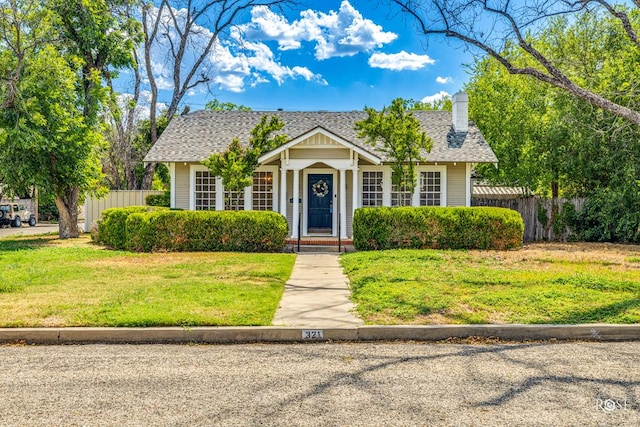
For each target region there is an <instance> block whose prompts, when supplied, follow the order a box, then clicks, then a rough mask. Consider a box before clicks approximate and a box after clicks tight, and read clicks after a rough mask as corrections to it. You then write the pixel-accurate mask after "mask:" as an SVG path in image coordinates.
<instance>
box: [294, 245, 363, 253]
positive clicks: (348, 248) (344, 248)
mask: <svg viewBox="0 0 640 427" xmlns="http://www.w3.org/2000/svg"><path fill="white" fill-rule="evenodd" d="M340 251H341V252H354V251H355V248H354V247H353V245H352V244H351V245H341V247H340ZM287 252H298V244H297V243H296V244H287ZM300 252H338V245H337V244H336V245H303V244H300Z"/></svg>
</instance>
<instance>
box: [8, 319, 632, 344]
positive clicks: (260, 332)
mask: <svg viewBox="0 0 640 427" xmlns="http://www.w3.org/2000/svg"><path fill="white" fill-rule="evenodd" d="M472 337H485V338H490V337H491V338H499V339H503V340H507V341H538V340H588V341H639V340H640V325H639V324H633V325H612V324H584V325H427V326H358V327H344V328H335V327H334V328H322V327H317V328H309V327H279V326H260V327H251V326H249V327H193V328H180V327H166V328H164V327H163V328H0V343H25V344H116V343H117V344H188V343H207V344H228V343H256V342H262V343H271V342H280V343H287V342H289V343H293V342H313V341H320V342H326V341H353V342H358V341H442V340H446V339H449V338H472Z"/></svg>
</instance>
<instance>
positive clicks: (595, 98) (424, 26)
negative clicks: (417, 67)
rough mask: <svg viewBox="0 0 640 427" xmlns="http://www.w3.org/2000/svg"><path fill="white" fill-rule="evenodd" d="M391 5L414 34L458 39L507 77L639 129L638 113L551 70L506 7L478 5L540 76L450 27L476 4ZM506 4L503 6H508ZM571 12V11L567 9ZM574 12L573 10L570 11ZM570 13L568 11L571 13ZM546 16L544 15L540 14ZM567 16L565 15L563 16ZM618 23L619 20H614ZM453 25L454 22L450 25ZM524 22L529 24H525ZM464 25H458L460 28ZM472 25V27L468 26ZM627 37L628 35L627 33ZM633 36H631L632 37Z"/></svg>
mask: <svg viewBox="0 0 640 427" xmlns="http://www.w3.org/2000/svg"><path fill="white" fill-rule="evenodd" d="M594 1H598V2H599V3H601V2H604V0H594ZM635 1H637V2H640V0H634V2H635ZM425 2H427V3H431V4H432V6H434V8H435V9H436V10H437V12H438V14H439V16H437V18H436V19H437V20H438V21H440V23H441V24H442V27H441V28H431V26H430V25H429V24H428V23H427V21H426V19H427V18H426V16H425V17H423V15H422V14H421V12H424V13H425V14H426V7H425V6H424V3H425ZM391 3H392V4H395V5H397V6H398V7H399V9H400V11H401V12H403V13H405V14H407V15H408V16H409V17H411V18H413V19H414V20H415V23H416V25H417V27H418V31H419V32H420V33H422V34H423V35H425V36H429V35H443V36H445V37H449V38H454V39H458V40H460V41H462V42H464V43H466V44H467V45H470V46H473V47H475V48H477V49H479V50H481V51H483V52H485V53H486V54H488V55H490V56H491V57H493V58H495V59H496V60H497V61H498V62H499V63H500V64H501V65H503V66H504V67H505V68H506V69H507V70H508V72H509V73H510V74H520V75H528V76H531V77H533V78H536V79H538V80H540V81H543V82H545V83H548V84H550V85H553V86H555V87H557V88H560V89H562V90H564V91H567V92H569V93H570V94H572V95H574V96H576V97H578V98H580V99H583V100H585V101H587V102H588V103H590V104H591V105H594V106H596V107H599V108H602V109H603V110H606V111H608V112H610V113H612V114H614V115H616V116H619V117H623V118H625V119H626V120H629V121H630V122H632V123H634V124H635V125H637V126H640V112H638V111H636V110H633V109H631V108H629V107H626V106H624V105H620V104H618V103H616V102H613V101H611V100H609V99H607V98H605V97H603V96H602V95H599V94H597V93H595V92H593V91H590V90H588V89H585V88H584V87H581V86H579V85H578V84H576V83H575V82H574V81H573V80H571V79H570V78H569V77H568V76H567V75H566V74H564V73H563V72H562V71H561V70H560V69H559V68H558V67H557V66H555V65H554V64H553V63H552V62H551V61H550V60H549V58H547V57H546V56H545V55H543V54H542V53H541V52H540V51H538V50H537V49H535V48H534V47H533V46H532V45H531V44H530V43H529V42H527V41H526V39H525V37H524V36H523V34H522V32H523V29H524V28H525V27H523V24H519V23H518V21H517V20H516V18H515V16H514V15H513V14H512V13H511V12H509V11H508V10H507V9H506V6H505V7H503V8H502V9H497V8H493V7H490V6H488V3H487V2H486V1H482V4H481V5H482V9H483V10H484V11H485V12H489V13H490V14H495V15H498V16H499V17H500V18H502V19H505V20H506V21H507V22H508V25H509V27H510V30H511V31H512V32H513V34H514V36H515V38H516V41H517V44H518V46H519V47H520V48H522V49H523V51H525V52H526V53H527V54H529V55H530V56H531V57H532V58H533V59H534V60H535V61H536V62H537V63H538V64H539V65H540V66H542V67H543V68H544V70H546V72H543V71H541V70H539V69H537V68H534V67H518V66H516V65H515V64H514V63H513V62H512V61H511V60H510V59H509V58H507V56H506V55H505V54H503V53H501V50H502V49H503V48H500V50H498V49H497V48H494V47H492V46H491V45H490V44H489V43H488V42H487V41H483V40H482V39H481V37H480V36H481V34H480V35H478V34H475V33H474V31H473V27H472V26H471V27H470V29H469V31H468V32H466V33H463V32H461V31H459V30H457V29H456V28H454V26H453V25H452V21H451V20H452V19H453V18H455V17H456V16H454V14H453V12H452V11H457V13H458V16H457V18H458V19H459V20H460V14H462V13H463V12H465V11H467V9H468V8H471V7H472V6H474V5H476V4H477V0H466V1H463V2H462V4H461V5H459V7H458V8H457V9H455V8H450V9H448V8H447V6H449V5H450V4H451V2H449V3H447V4H445V5H442V4H441V3H440V1H438V0H432V1H428V0H424V1H420V0H391ZM508 4H509V3H506V5H507V6H508ZM570 9H571V8H570ZM573 9H575V8H573ZM573 9H572V10H573ZM544 13H547V12H544ZM549 13H553V14H556V15H557V14H559V13H561V12H559V11H557V10H555V11H551V12H549ZM566 13H568V12H566ZM618 19H620V18H618ZM454 22H455V21H454ZM528 22H533V21H531V20H529V21H528ZM462 24H464V23H461V25H462ZM471 25H472V24H471ZM627 34H629V33H628V32H627ZM634 34H635V33H634ZM501 40H502V41H503V42H506V40H507V39H506V37H505V38H503V39H501Z"/></svg>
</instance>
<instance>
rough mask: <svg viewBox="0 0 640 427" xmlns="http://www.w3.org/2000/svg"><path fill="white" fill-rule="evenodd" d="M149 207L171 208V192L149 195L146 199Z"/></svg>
mask: <svg viewBox="0 0 640 427" xmlns="http://www.w3.org/2000/svg"><path fill="white" fill-rule="evenodd" d="M144 201H145V203H146V204H147V206H160V207H164V208H168V207H169V206H171V192H170V191H165V192H164V193H163V194H149V195H148V196H147V197H145V198H144Z"/></svg>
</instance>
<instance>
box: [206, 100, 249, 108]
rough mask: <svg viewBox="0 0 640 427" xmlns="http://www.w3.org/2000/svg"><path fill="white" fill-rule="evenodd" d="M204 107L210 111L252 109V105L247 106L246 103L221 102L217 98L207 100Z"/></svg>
mask: <svg viewBox="0 0 640 427" xmlns="http://www.w3.org/2000/svg"><path fill="white" fill-rule="evenodd" d="M204 109H205V110H210V111H251V107H247V106H246V105H242V104H240V105H237V104H234V103H233V102H220V101H218V99H217V98H216V99H214V100H212V101H209V102H207V104H206V105H205V106H204Z"/></svg>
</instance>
